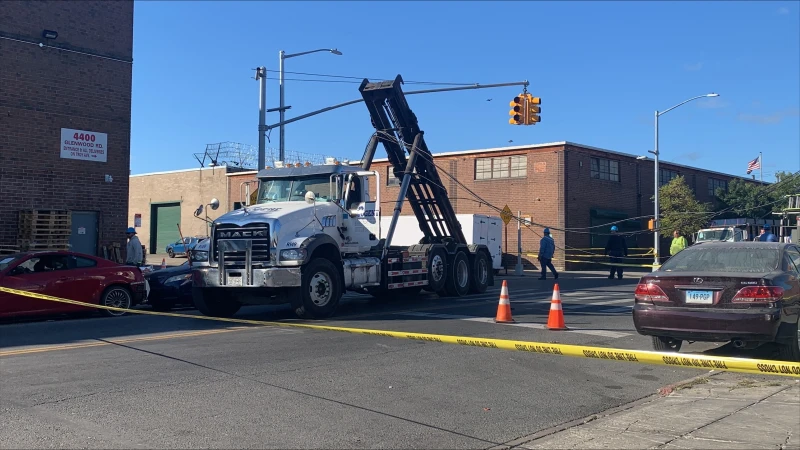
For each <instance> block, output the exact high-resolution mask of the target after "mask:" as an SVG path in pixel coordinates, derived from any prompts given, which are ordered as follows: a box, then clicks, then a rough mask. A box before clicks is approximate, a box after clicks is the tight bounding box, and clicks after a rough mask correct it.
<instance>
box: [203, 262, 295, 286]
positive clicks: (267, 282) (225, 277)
mask: <svg viewBox="0 0 800 450" xmlns="http://www.w3.org/2000/svg"><path fill="white" fill-rule="evenodd" d="M300 279H301V278H300V268H299V267H269V268H266V269H250V270H246V269H224V270H223V269H221V268H219V267H198V268H197V269H194V270H193V271H192V285H193V286H194V287H242V288H286V287H298V286H300Z"/></svg>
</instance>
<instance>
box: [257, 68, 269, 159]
mask: <svg viewBox="0 0 800 450" xmlns="http://www.w3.org/2000/svg"><path fill="white" fill-rule="evenodd" d="M256 80H258V81H259V84H258V96H259V100H258V170H261V169H263V168H265V167H266V166H267V161H266V159H267V142H266V139H267V135H266V133H267V68H266V67H264V66H261V67H259V68H257V69H256Z"/></svg>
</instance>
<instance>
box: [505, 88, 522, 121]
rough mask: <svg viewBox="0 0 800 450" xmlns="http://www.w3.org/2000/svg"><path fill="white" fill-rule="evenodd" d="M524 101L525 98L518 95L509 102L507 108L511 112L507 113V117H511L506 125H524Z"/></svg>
mask: <svg viewBox="0 0 800 450" xmlns="http://www.w3.org/2000/svg"><path fill="white" fill-rule="evenodd" d="M525 100H526V98H525V96H524V95H522V94H520V95H518V96H516V97H514V99H513V100H511V102H509V104H508V106H510V107H511V110H510V111H509V112H508V115H509V116H511V118H510V119H508V123H510V124H511V125H524V124H525Z"/></svg>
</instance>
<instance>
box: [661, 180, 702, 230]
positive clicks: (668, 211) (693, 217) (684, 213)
mask: <svg viewBox="0 0 800 450" xmlns="http://www.w3.org/2000/svg"><path fill="white" fill-rule="evenodd" d="M658 195H659V203H660V205H659V209H661V218H660V222H661V223H660V226H659V233H660V234H661V236H664V237H669V236H672V232H673V231H675V230H678V231H679V232H680V233H681V234H682V235H684V236H687V235H689V236H690V235H691V234H692V233H694V232H696V231H697V230H699V229H701V228H703V227H705V226H706V224H707V223H708V212H709V211H710V209H711V206H710V205H708V204H706V203H700V202H698V201H697V199H696V198H695V197H694V193H693V192H692V190H691V189H690V188H689V186H688V185H687V184H686V181H685V180H684V179H683V177H682V176H678V177H675V178H673V179H672V180H670V182H669V183H667V184H665V185H664V186H661V188H660V189H659V190H658Z"/></svg>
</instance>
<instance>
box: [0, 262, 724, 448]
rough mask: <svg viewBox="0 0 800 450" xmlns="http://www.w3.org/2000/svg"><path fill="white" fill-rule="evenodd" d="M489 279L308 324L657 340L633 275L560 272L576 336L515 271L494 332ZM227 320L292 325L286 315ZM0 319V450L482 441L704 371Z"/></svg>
mask: <svg viewBox="0 0 800 450" xmlns="http://www.w3.org/2000/svg"><path fill="white" fill-rule="evenodd" d="M499 280H502V278H500V279H499ZM499 280H498V283H497V284H496V286H494V287H493V288H490V290H489V291H488V292H487V293H486V294H484V295H477V296H469V297H465V298H460V299H446V298H439V297H436V296H433V295H423V296H420V297H419V298H412V299H407V300H404V301H394V302H388V303H387V302H380V301H375V300H372V299H371V298H369V297H362V296H358V295H347V297H346V299H347V301H346V302H345V303H344V304H343V305H342V307H341V309H340V312H339V314H338V315H337V316H336V317H334V318H332V319H330V320H326V321H317V322H314V323H323V324H329V325H335V326H343V327H357V328H371V329H381V330H399V331H410V332H424V333H435V334H448V335H458V336H475V337H486V338H502V339H518V340H527V341H536V342H545V343H546V342H558V343H574V344H585V345H593V346H603V347H614V348H625V349H641V350H649V349H650V348H651V347H650V339H649V338H647V337H644V336H639V335H638V334H637V333H636V331H635V330H634V328H633V324H632V321H631V318H630V310H631V307H632V305H633V296H632V291H633V288H634V287H635V283H636V278H634V277H629V278H626V279H623V280H621V281H620V280H609V279H607V278H606V276H605V275H604V274H602V273H575V274H570V273H566V274H562V276H561V277H560V278H559V280H558V281H559V286H560V288H561V295H562V301H563V303H564V314H565V318H566V323H567V326H569V327H570V328H571V330H570V331H549V330H546V329H545V328H544V326H543V325H544V324H545V323H546V322H547V314H548V310H549V307H550V298H551V294H552V289H553V281H552V280H547V281H540V280H536V279H535V278H534V277H533V276H526V277H523V278H520V277H508V278H507V280H508V285H509V290H510V298H511V303H512V308H513V309H512V313H513V317H514V319H515V320H516V321H517V323H516V324H496V323H493V320H492V319H493V318H494V316H495V313H496V310H497V303H498V297H499V287H500V286H499V285H500V282H499ZM181 312H182V313H186V314H198V313H197V312H196V311H194V310H191V309H187V310H185V311H181ZM236 317H237V318H247V319H256V320H265V321H297V320H296V319H295V318H294V316H293V314H291V312H290V311H288V310H287V309H286V308H282V307H246V308H243V309H242V311H240V312H239V313H238V314H237V316H236ZM0 326H2V338H1V341H0V344H1V345H2V349H1V350H0V362H1V363H0V372H1V373H2V377H3V379H4V393H3V396H4V400H5V401H4V404H3V409H2V416H3V417H2V421H3V423H4V424H5V428H6V429H7V430H9V431H10V432H7V433H4V434H3V438H2V442H0V444H2V446H3V447H6V448H7V447H30V446H34V447H87V448H100V447H103V448H119V447H126V448H131V447H147V448H151V447H164V448H177V447H269V448H298V447H303V448H307V447H317V448H319V447H326V448H386V447H392V448H490V447H493V446H496V445H502V444H503V443H506V442H509V441H512V440H515V439H519V438H521V437H524V436H526V435H530V434H532V433H536V432H538V431H540V430H543V429H546V428H548V427H553V426H556V425H558V424H561V423H564V422H568V421H571V420H575V419H579V418H582V417H586V416H588V415H590V414H594V413H597V412H600V411H603V410H606V409H608V408H612V407H615V406H619V405H622V404H624V403H627V402H630V401H633V400H636V399H639V398H642V397H645V396H648V395H651V394H653V393H654V392H656V391H657V390H658V389H659V388H660V387H662V386H665V385H668V384H671V383H675V382H678V381H680V380H685V379H687V378H690V377H693V376H697V375H698V373H702V371H698V370H693V369H677V368H672V367H661V366H651V365H640V364H632V363H626V362H611V361H595V360H582V359H578V358H565V357H556V356H550V355H539V354H527V353H518V352H508V351H502V350H493V349H483V348H472V347H461V346H452V345H444V344H438V343H429V342H419V341H411V340H400V339H393V338H388V337H380V336H362V335H350V334H346V333H336V332H327V331H318V330H304V329H295V328H282V327H262V326H246V325H245V326H243V325H239V324H231V323H224V322H215V321H209V320H193V319H187V318H175V317H153V316H142V315H129V316H125V317H120V318H111V319H99V318H69V319H60V318H54V319H53V320H45V321H41V320H39V321H27V322H17V323H4V324H2V325H0ZM714 348H715V346H713V345H708V344H704V345H700V344H694V345H692V346H689V347H688V348H685V349H683V350H682V352H692V351H707V350H713V349H714ZM723 350H724V349H723Z"/></svg>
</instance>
